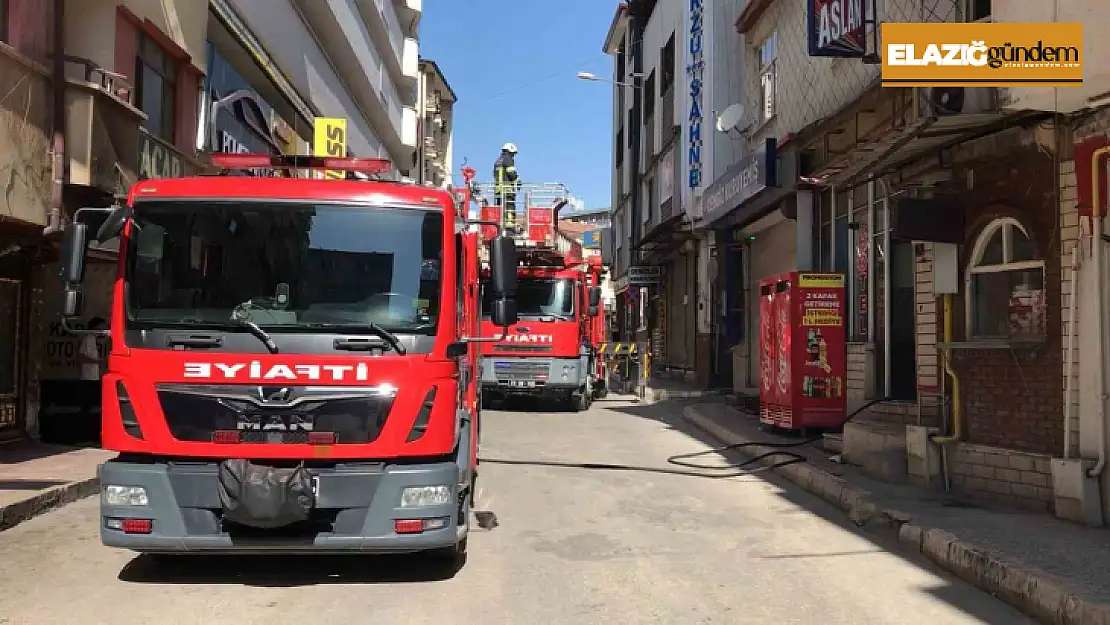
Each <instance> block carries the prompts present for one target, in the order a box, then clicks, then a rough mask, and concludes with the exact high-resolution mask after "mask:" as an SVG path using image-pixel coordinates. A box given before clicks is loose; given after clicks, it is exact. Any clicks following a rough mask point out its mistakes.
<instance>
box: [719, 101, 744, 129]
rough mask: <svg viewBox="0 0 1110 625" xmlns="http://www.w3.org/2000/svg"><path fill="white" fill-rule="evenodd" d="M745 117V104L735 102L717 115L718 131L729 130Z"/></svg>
mask: <svg viewBox="0 0 1110 625" xmlns="http://www.w3.org/2000/svg"><path fill="white" fill-rule="evenodd" d="M741 119H744V105H743V104H733V105H731V106H729V107H728V108H727V109H725V110H724V111H722V112H721V114H720V115H718V116H717V132H728V131H730V130H732V129H733V128H735V127H736V124H739V123H740V120H741Z"/></svg>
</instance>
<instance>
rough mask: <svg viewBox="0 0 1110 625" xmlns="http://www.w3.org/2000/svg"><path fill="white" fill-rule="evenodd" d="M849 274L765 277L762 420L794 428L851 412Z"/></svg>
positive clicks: (835, 421)
mask: <svg viewBox="0 0 1110 625" xmlns="http://www.w3.org/2000/svg"><path fill="white" fill-rule="evenodd" d="M844 319H845V295H844V274H840V273H825V272H806V271H794V272H791V273H788V274H784V275H781V276H775V277H772V278H764V279H763V280H761V281H760V282H759V328H760V332H759V335H760V336H759V372H760V376H759V420H760V422H762V423H765V424H767V425H773V426H777V427H781V428H785V429H790V430H801V429H807V428H837V427H840V426H841V425H843V424H844V421H845V419H846V418H847V410H848V405H847V401H846V399H845V393H846V389H845V378H846V376H847V367H848V352H847V345H846V342H847V336H846V333H845V328H844Z"/></svg>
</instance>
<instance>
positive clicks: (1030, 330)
mask: <svg viewBox="0 0 1110 625" xmlns="http://www.w3.org/2000/svg"><path fill="white" fill-rule="evenodd" d="M964 280H965V284H964V287H965V289H964V292H965V293H966V295H967V297H966V305H967V326H968V337H969V338H1035V337H1038V336H1042V335H1044V333H1045V303H1046V297H1045V287H1044V261H1043V260H1038V259H1037V252H1036V248H1035V247H1034V245H1033V241H1032V240H1031V239H1030V238H1029V233H1028V232H1027V231H1026V229H1025V227H1024V226H1022V225H1021V223H1020V222H1018V221H1017V220H1016V219H1012V218H1010V217H1003V218H999V219H995V220H994V221H992V222H991V223H990V224H988V225H987V227H986V228H983V231H982V232H981V233H980V234H979V238H978V239H976V241H975V246H974V247H973V248H972V251H971V258H970V262H969V263H968V266H967V273H966V274H965V278H964Z"/></svg>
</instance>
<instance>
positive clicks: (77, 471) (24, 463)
mask: <svg viewBox="0 0 1110 625" xmlns="http://www.w3.org/2000/svg"><path fill="white" fill-rule="evenodd" d="M115 455H116V454H115V453H113V452H110V451H104V450H103V449H83V448H75V447H61V446H57V445H43V444H40V443H36V442H33V441H16V442H11V443H4V444H0V531H3V530H6V529H9V528H11V527H13V526H15V525H18V524H19V523H22V522H23V521H26V520H28V519H30V518H33V517H36V516H38V515H40V514H43V513H46V512H49V511H50V510H53V509H54V508H57V507H59V506H64V505H65V504H67V503H70V502H73V501H76V500H78V499H81V498H83V497H88V496H89V495H92V494H94V493H96V492H97V483H96V467H97V465H99V464H100V463H102V462H104V461H105V460H108V459H109V458H112V457H114V456H115Z"/></svg>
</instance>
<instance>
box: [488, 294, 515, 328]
mask: <svg viewBox="0 0 1110 625" xmlns="http://www.w3.org/2000/svg"><path fill="white" fill-rule="evenodd" d="M490 318H491V319H492V320H493V325H495V326H499V327H502V328H507V327H509V326H511V325H513V324H514V323H516V322H517V321H519V320H520V318H519V317H518V316H517V314H516V301H515V300H511V299H508V298H505V297H502V298H499V299H495V300H493V310H491V311H490Z"/></svg>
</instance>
